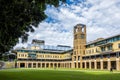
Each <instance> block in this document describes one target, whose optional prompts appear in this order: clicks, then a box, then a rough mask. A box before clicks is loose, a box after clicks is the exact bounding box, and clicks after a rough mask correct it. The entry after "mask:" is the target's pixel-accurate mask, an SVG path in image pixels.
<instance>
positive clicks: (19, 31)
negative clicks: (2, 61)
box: [0, 0, 65, 53]
mask: <svg viewBox="0 0 120 80" xmlns="http://www.w3.org/2000/svg"><path fill="white" fill-rule="evenodd" d="M59 1H62V2H65V0H0V53H4V52H7V51H9V50H10V49H12V48H13V46H15V45H16V43H17V42H18V41H19V40H18V39H19V38H21V39H22V42H26V41H27V38H28V33H27V32H34V29H33V26H34V27H37V26H38V23H39V22H41V21H43V20H44V19H45V18H47V16H46V15H45V13H44V10H45V9H46V5H47V4H50V5H54V6H55V7H57V6H59Z"/></svg>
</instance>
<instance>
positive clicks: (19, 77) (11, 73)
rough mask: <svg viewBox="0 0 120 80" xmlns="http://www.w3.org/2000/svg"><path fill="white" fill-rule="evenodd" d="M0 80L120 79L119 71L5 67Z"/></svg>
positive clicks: (1, 71)
mask: <svg viewBox="0 0 120 80" xmlns="http://www.w3.org/2000/svg"><path fill="white" fill-rule="evenodd" d="M0 80H120V73H119V72H116V71H115V72H109V71H92V70H78V69H56V70H54V69H6V70H0Z"/></svg>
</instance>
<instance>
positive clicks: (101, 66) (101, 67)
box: [100, 60, 103, 70]
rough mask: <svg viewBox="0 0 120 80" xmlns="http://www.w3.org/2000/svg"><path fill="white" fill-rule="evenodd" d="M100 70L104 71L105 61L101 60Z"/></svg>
mask: <svg viewBox="0 0 120 80" xmlns="http://www.w3.org/2000/svg"><path fill="white" fill-rule="evenodd" d="M100 69H101V70H103V60H100Z"/></svg>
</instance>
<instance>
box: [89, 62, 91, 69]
mask: <svg viewBox="0 0 120 80" xmlns="http://www.w3.org/2000/svg"><path fill="white" fill-rule="evenodd" d="M89 69H91V61H89Z"/></svg>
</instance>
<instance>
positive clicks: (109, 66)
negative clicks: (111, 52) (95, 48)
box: [108, 59, 111, 70]
mask: <svg viewBox="0 0 120 80" xmlns="http://www.w3.org/2000/svg"><path fill="white" fill-rule="evenodd" d="M110 68H111V62H110V59H108V70H110Z"/></svg>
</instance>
